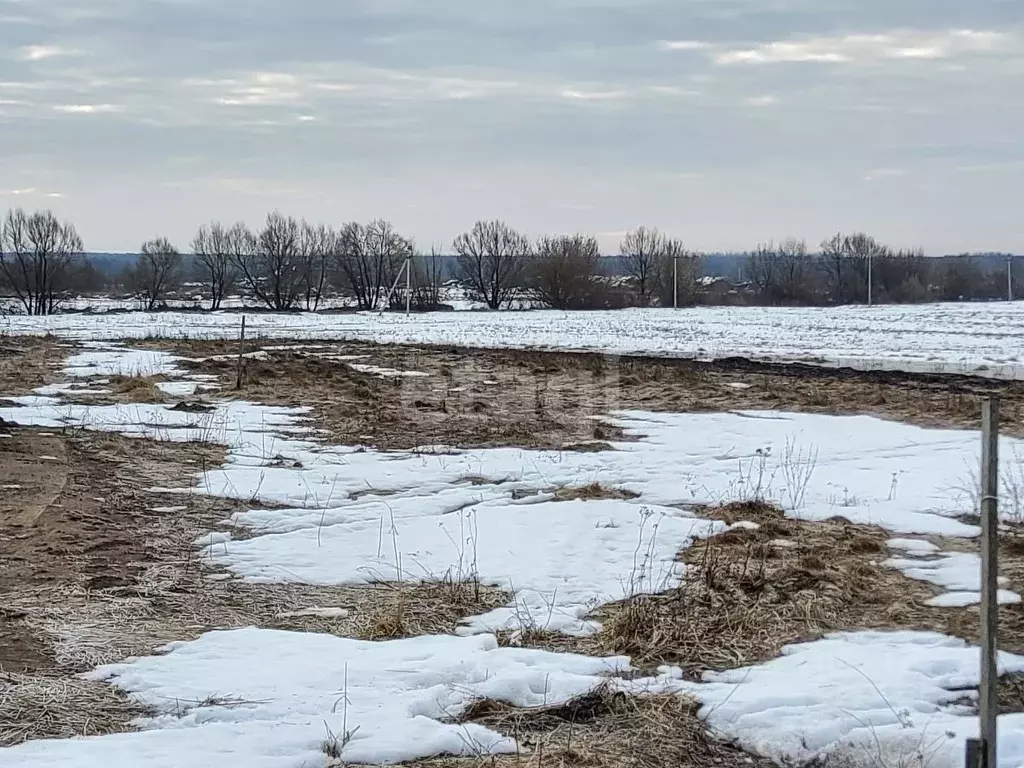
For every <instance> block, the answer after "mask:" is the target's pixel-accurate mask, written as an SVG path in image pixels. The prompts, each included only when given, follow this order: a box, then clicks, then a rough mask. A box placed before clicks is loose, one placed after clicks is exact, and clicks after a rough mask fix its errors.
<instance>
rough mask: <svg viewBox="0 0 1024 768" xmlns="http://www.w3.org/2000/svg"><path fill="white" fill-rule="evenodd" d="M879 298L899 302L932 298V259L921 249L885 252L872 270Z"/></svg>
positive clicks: (884, 300)
mask: <svg viewBox="0 0 1024 768" xmlns="http://www.w3.org/2000/svg"><path fill="white" fill-rule="evenodd" d="M872 273H873V278H872V279H873V280H874V284H875V295H876V296H877V300H878V301H883V302H895V303H899V304H905V303H913V302H921V301H928V300H929V299H930V298H931V294H932V292H931V287H930V286H931V282H932V275H933V269H932V262H931V260H930V259H929V258H928V257H927V256H925V255H924V251H922V250H921V249H919V248H918V249H909V250H898V251H888V250H887V251H886V252H885V253H884V255H881V256H879V257H878V258H877V259H876V261H875V264H874V267H873V269H872Z"/></svg>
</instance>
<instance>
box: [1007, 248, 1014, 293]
mask: <svg viewBox="0 0 1024 768" xmlns="http://www.w3.org/2000/svg"><path fill="white" fill-rule="evenodd" d="M1006 300H1007V301H1013V256H1007V257H1006Z"/></svg>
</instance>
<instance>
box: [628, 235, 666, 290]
mask: <svg viewBox="0 0 1024 768" xmlns="http://www.w3.org/2000/svg"><path fill="white" fill-rule="evenodd" d="M664 248H665V239H664V238H663V237H662V236H661V234H660V233H659V232H658V230H657V229H647V228H646V227H639V228H637V229H634V230H633V231H631V232H628V233H627V234H626V237H625V238H624V239H623V241H622V243H621V244H620V246H619V253H620V254H621V257H622V264H623V267H624V268H625V270H626V274H627V275H629V276H630V277H632V278H633V279H634V280H635V281H636V288H637V293H638V294H639V296H640V303H641V304H643V305H644V306H646V305H648V304H650V303H651V293H652V291H653V290H654V289H655V288H656V286H657V285H658V281H659V279H660V276H659V270H660V269H661V267H662V265H663V264H662V262H663V260H664V258H663V257H664Z"/></svg>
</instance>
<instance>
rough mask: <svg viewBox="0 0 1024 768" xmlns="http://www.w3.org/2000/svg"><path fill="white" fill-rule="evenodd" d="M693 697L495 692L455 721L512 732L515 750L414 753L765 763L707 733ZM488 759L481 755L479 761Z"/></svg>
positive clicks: (568, 760) (726, 765)
mask: <svg viewBox="0 0 1024 768" xmlns="http://www.w3.org/2000/svg"><path fill="white" fill-rule="evenodd" d="M697 709H698V706H697V703H696V702H695V701H694V700H693V699H690V698H687V697H683V696H675V695H659V696H642V697H638V696H631V695H627V694H624V693H622V692H620V691H616V690H614V688H613V687H612V686H611V685H603V686H600V687H598V688H597V689H595V690H594V691H591V692H590V693H587V694H585V695H583V696H580V697H579V698H576V699H573V700H572V701H569V702H566V703H564V704H558V705H554V706H541V707H530V708H521V707H513V706H510V705H508V704H504V703H502V702H497V701H493V700H483V701H477V702H475V703H474V704H471V705H470V706H469V707H468V708H467V709H466V710H465V711H464V712H463V713H462V715H461V716H460V717H459V722H460V723H468V722H472V723H477V724H480V725H484V726H486V727H488V728H490V729H492V730H494V731H497V732H499V733H502V734H504V735H506V736H510V737H512V738H514V739H515V740H516V742H517V743H518V745H519V749H520V751H519V753H517V754H514V755H497V756H491V757H487V756H485V755H484V754H481V755H479V756H478V757H476V758H470V759H466V758H461V759H460V758H455V757H439V758H434V759H431V760H424V761H419V762H417V763H416V765H418V766H423V767H424V768H428V767H429V768H454V767H455V766H467V765H483V764H487V765H493V766H513V765H514V766H524V765H525V766H530V767H531V768H549V767H550V768H556V767H557V768H564V767H565V766H593V767H594V768H613V766H614V767H615V768H618V767H619V766H634V767H635V768H669V767H671V768H677V766H680V765H688V766H698V765H707V766H711V765H714V766H719V767H720V768H731V767H732V766H742V767H743V768H761V767H762V766H764V768H767V766H768V765H770V763H769V762H768V761H767V760H763V759H761V758H757V757H753V756H750V755H747V754H746V753H744V752H742V751H741V750H739V749H737V748H736V747H734V746H731V745H730V744H728V743H726V742H724V741H719V740H717V739H715V738H714V737H713V736H711V735H710V734H709V733H708V731H707V728H706V727H705V725H704V724H703V723H702V722H701V721H700V720H699V719H698V717H697ZM484 760H486V763H484Z"/></svg>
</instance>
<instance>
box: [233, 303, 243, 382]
mask: <svg viewBox="0 0 1024 768" xmlns="http://www.w3.org/2000/svg"><path fill="white" fill-rule="evenodd" d="M244 370H245V315H242V331H241V333H239V334H238V375H237V376H236V377H235V389H241V388H242V373H243V371H244Z"/></svg>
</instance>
